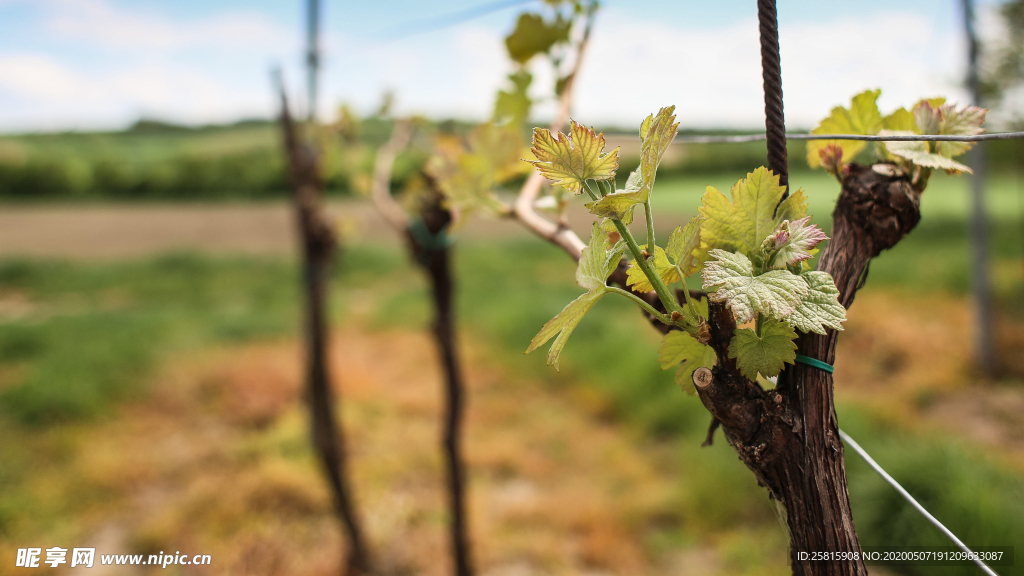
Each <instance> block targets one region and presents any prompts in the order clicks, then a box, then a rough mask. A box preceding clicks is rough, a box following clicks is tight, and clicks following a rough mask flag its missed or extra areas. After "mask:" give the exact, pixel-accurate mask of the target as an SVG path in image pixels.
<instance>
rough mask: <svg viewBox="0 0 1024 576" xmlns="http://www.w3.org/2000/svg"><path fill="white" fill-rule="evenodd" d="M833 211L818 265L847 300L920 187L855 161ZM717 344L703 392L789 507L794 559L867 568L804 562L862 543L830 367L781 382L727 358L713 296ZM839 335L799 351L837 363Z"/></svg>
mask: <svg viewBox="0 0 1024 576" xmlns="http://www.w3.org/2000/svg"><path fill="white" fill-rule="evenodd" d="M849 168H850V170H849V174H848V175H847V176H846V177H845V178H844V181H843V189H842V193H841V195H840V197H839V199H838V201H837V203H836V208H835V211H834V212H833V214H832V218H833V225H832V239H831V241H830V242H829V243H828V245H827V246H826V247H825V249H824V251H823V252H822V255H821V258H820V259H819V261H818V270H822V271H825V272H828V273H829V274H831V275H832V277H833V278H834V279H835V283H836V287H837V288H838V289H839V301H840V302H841V303H842V304H843V305H844V306H846V307H849V306H850V304H851V303H852V302H853V299H854V296H855V295H856V292H857V290H858V288H859V287H860V283H861V281H862V279H863V278H864V274H865V273H866V269H867V266H868V263H869V262H870V260H871V259H872V258H874V257H875V256H877V255H878V254H880V253H881V252H882V251H883V250H886V249H888V248H891V247H893V246H894V245H896V243H897V242H899V241H900V239H902V238H903V237H904V236H905V235H906V234H907V233H908V232H909V231H910V230H911V229H912V228H913V227H914V226H915V225H916V224H917V222H918V220H919V219H920V212H919V204H920V192H919V191H918V190H916V189H915V188H914V187H913V186H911V184H910V182H909V181H908V179H907V178H906V177H905V176H902V175H898V173H896V172H895V171H894V170H892V169H890V166H889V165H881V167H880V168H879V169H878V170H876V169H874V168H873V167H871V166H860V165H851V166H850V167H849ZM710 316H711V317H710V319H709V324H710V326H709V328H710V332H711V346H713V347H714V349H715V352H716V353H717V354H718V358H719V363H718V365H717V366H715V368H714V369H713V370H707V369H701V370H698V371H697V373H695V374H694V383H695V385H696V388H697V393H698V395H699V396H700V399H701V401H702V402H703V403H704V405H705V406H706V407H707V408H708V410H709V411H710V412H711V414H712V415H713V417H714V418H716V419H718V420H719V421H720V422H721V427H722V429H723V432H724V434H725V437H726V439H727V440H728V442H729V444H730V445H732V446H733V448H734V449H735V450H736V452H737V453H738V454H739V456H740V459H741V460H742V461H743V462H744V463H745V464H746V465H747V467H748V468H750V470H751V471H753V473H754V475H755V476H756V477H757V479H758V482H759V483H760V484H761V485H763V486H765V487H766V488H767V489H768V491H769V494H770V496H771V498H773V499H774V500H776V501H778V502H779V503H780V504H781V506H782V509H783V510H784V512H785V520H786V524H787V527H788V529H789V536H790V559H791V562H792V566H793V573H794V574H798V575H829V576H832V575H858V576H861V575H865V574H867V569H866V568H865V566H864V564H863V563H862V562H859V561H857V562H855V561H849V562H814V563H809V562H802V563H801V562H800V561H799V557H798V553H799V552H814V551H859V550H860V543H859V541H858V539H857V533H856V531H855V529H854V525H853V517H852V515H851V513H850V501H849V494H848V491H847V483H846V470H845V466H844V460H843V444H842V441H841V440H840V438H839V428H838V423H837V420H836V413H835V405H834V403H833V396H832V391H833V389H832V374H830V373H828V372H825V371H823V370H820V369H818V368H813V367H810V366H806V365H803V364H796V365H795V366H787V368H786V370H784V371H783V373H782V374H781V375H780V376H779V383H778V386H777V387H776V388H775V389H774V390H767V391H766V390H764V389H762V388H761V387H760V386H759V385H758V384H757V383H755V382H751V381H749V380H747V379H746V378H744V377H743V376H742V375H741V374H740V372H739V370H738V369H737V367H736V363H735V360H733V359H730V358H729V353H728V346H729V340H730V339H731V338H732V334H733V330H735V327H736V325H735V321H734V319H733V315H732V312H731V311H730V310H728V309H727V308H726V307H725V306H724V305H722V304H716V303H711V306H710ZM836 337H837V334H836V332H835V331H833V330H828V331H827V334H825V335H818V334H805V335H802V336H801V338H800V339H799V340H798V342H797V343H798V353H800V354H803V355H805V356H809V357H811V358H816V359H818V360H822V361H824V362H827V363H829V364H832V363H833V362H834V360H835V347H836Z"/></svg>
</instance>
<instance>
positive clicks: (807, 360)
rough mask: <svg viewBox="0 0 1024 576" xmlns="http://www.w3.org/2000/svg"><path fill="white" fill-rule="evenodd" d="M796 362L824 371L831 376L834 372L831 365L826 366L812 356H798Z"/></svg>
mask: <svg viewBox="0 0 1024 576" xmlns="http://www.w3.org/2000/svg"><path fill="white" fill-rule="evenodd" d="M796 361H797V363H799V364H806V365H807V366H813V367H815V368H818V369H819V370H824V371H825V372H828V373H829V374H831V373H832V370H834V368H832V365H831V364H826V363H824V362H822V361H821V360H816V359H814V358H811V357H810V356H804V355H803V354H797V355H796Z"/></svg>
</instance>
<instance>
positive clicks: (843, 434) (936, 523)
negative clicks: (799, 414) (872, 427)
mask: <svg viewBox="0 0 1024 576" xmlns="http://www.w3.org/2000/svg"><path fill="white" fill-rule="evenodd" d="M839 437H840V438H842V439H843V441H845V442H846V443H847V444H848V445H849V446H850V448H853V451H854V452H856V453H857V454H858V455H859V456H860V457H861V458H863V459H864V461H865V462H867V463H868V466H871V468H872V469H873V470H874V471H875V472H877V473H878V475H879V476H881V477H882V480H885V481H886V482H888V483H889V485H890V486H892V487H893V488H894V489H895V490H896V492H898V493H899V495H900V496H903V498H905V499H906V500H907V502H910V504H911V506H913V507H914V508H915V509H917V511H918V512H920V513H921V515H922V516H924V517H925V518H926V519H927V520H928V522H931V524H932V526H935V527H936V528H938V529H939V531H940V532H942V533H943V534H945V535H946V537H947V538H949V539H950V540H952V541H953V543H954V544H956V546H957V548H959V549H961V550H963V551H964V552H966V553H967V555H968V556H969V557H970V558H971V561H972V562H974V563H975V564H977V565H978V568H981V570H982V571H983V572H985V574H988V575H989V576H999V574H997V573H996V572H995V571H994V570H992V569H991V568H989V567H988V565H987V564H985V563H984V562H982V561H981V560H980V559H979V558H978V555H977V554H975V553H974V552H972V551H971V549H970V548H968V547H967V545H966V544H964V543H963V542H961V541H960V539H959V538H957V537H956V534H953V532H951V531H950V530H949V528H946V527H945V526H943V525H942V522H939V521H938V519H936V518H935V516H932V515H931V513H930V512H928V510H926V509H925V507H924V506H922V505H921V503H920V502H918V501H917V500H915V499H914V497H913V496H911V495H910V493H909V492H907V491H906V489H904V488H903V486H900V483H899V482H897V481H896V480H894V479H893V477H892V476H890V475H889V473H888V472H886V471H885V470H884V469H883V468H882V467H881V466H879V465H878V462H875V459H874V458H872V457H871V456H870V455H869V454H868V453H867V452H865V451H864V449H863V448H861V447H860V444H857V442H856V441H855V440H854V439H853V438H850V435H849V434H847V433H846V432H843V431H842V430H841V429H840V430H839Z"/></svg>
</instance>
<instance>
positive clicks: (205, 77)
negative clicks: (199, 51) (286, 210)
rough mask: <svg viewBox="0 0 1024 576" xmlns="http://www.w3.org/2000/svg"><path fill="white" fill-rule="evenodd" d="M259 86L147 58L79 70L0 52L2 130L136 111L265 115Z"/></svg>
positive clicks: (121, 116)
mask: <svg viewBox="0 0 1024 576" xmlns="http://www.w3.org/2000/svg"><path fill="white" fill-rule="evenodd" d="M262 88H263V90H262V91H258V92H257V91H252V90H238V89H237V88H236V87H232V86H231V85H230V84H226V83H224V82H222V81H220V80H219V79H218V78H216V77H215V76H213V75H211V74H207V73H204V72H202V71H197V70H194V69H192V68H190V67H186V66H174V65H165V64H146V65H140V66H135V67H128V68H124V69H114V70H112V71H109V72H102V73H94V74H88V75H86V74H82V73H80V72H77V71H75V70H73V69H72V68H70V67H68V66H65V65H63V64H61V63H60V62H58V61H56V60H54V59H53V58H50V57H48V56H46V55H44V54H34V53H16V54H0V102H2V103H3V104H4V105H3V106H2V107H0V126H3V127H4V129H5V130H7V131H11V130H30V129H44V130H49V129H67V128H76V129H88V128H107V127H115V126H123V125H125V124H127V123H129V122H131V121H133V120H135V119H137V118H138V117H140V116H149V117H158V118H163V119H168V120H173V121H179V122H188V123H202V122H224V121H230V120H234V119H237V118H239V117H242V116H266V115H268V113H269V111H270V110H272V102H271V95H270V90H269V85H268V83H266V82H265V83H264V86H262Z"/></svg>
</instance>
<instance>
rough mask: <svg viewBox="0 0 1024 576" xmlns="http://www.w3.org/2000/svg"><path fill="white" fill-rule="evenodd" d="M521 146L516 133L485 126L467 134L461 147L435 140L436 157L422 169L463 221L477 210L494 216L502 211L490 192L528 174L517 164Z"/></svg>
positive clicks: (443, 139)
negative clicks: (460, 215) (431, 178)
mask: <svg viewBox="0 0 1024 576" xmlns="http://www.w3.org/2000/svg"><path fill="white" fill-rule="evenodd" d="M524 146H525V143H524V142H523V137H522V135H521V134H520V132H519V131H518V130H516V129H514V128H512V127H510V126H496V125H494V124H493V123H492V122H485V123H483V124H480V125H478V126H477V127H475V128H474V129H473V131H472V132H470V134H469V137H468V139H467V142H466V144H465V146H463V145H462V143H460V142H459V141H458V140H457V139H455V138H451V137H440V138H438V139H437V142H436V145H435V151H436V153H435V154H434V156H433V157H432V158H431V159H430V160H429V161H428V163H427V166H426V169H427V172H428V173H430V175H431V176H432V177H433V178H434V180H435V181H436V182H437V184H438V187H439V188H440V189H441V192H442V193H443V194H444V197H445V203H446V204H447V206H448V207H450V208H452V209H455V210H458V211H459V212H461V213H462V214H463V216H464V218H462V219H461V220H462V221H465V220H466V218H465V217H468V216H469V215H470V214H472V213H473V212H476V211H478V210H485V211H490V212H498V211H500V210H501V209H502V208H503V206H502V204H501V202H500V201H499V200H498V198H497V197H496V196H495V194H494V188H495V187H496V186H497V185H499V184H501V183H503V182H507V181H508V180H510V179H512V178H515V177H519V176H522V175H523V174H524V172H527V171H529V169H530V167H529V166H528V165H526V164H524V163H523V162H522V161H521V160H520V158H522V155H523V149H524ZM524 168H525V170H524Z"/></svg>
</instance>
